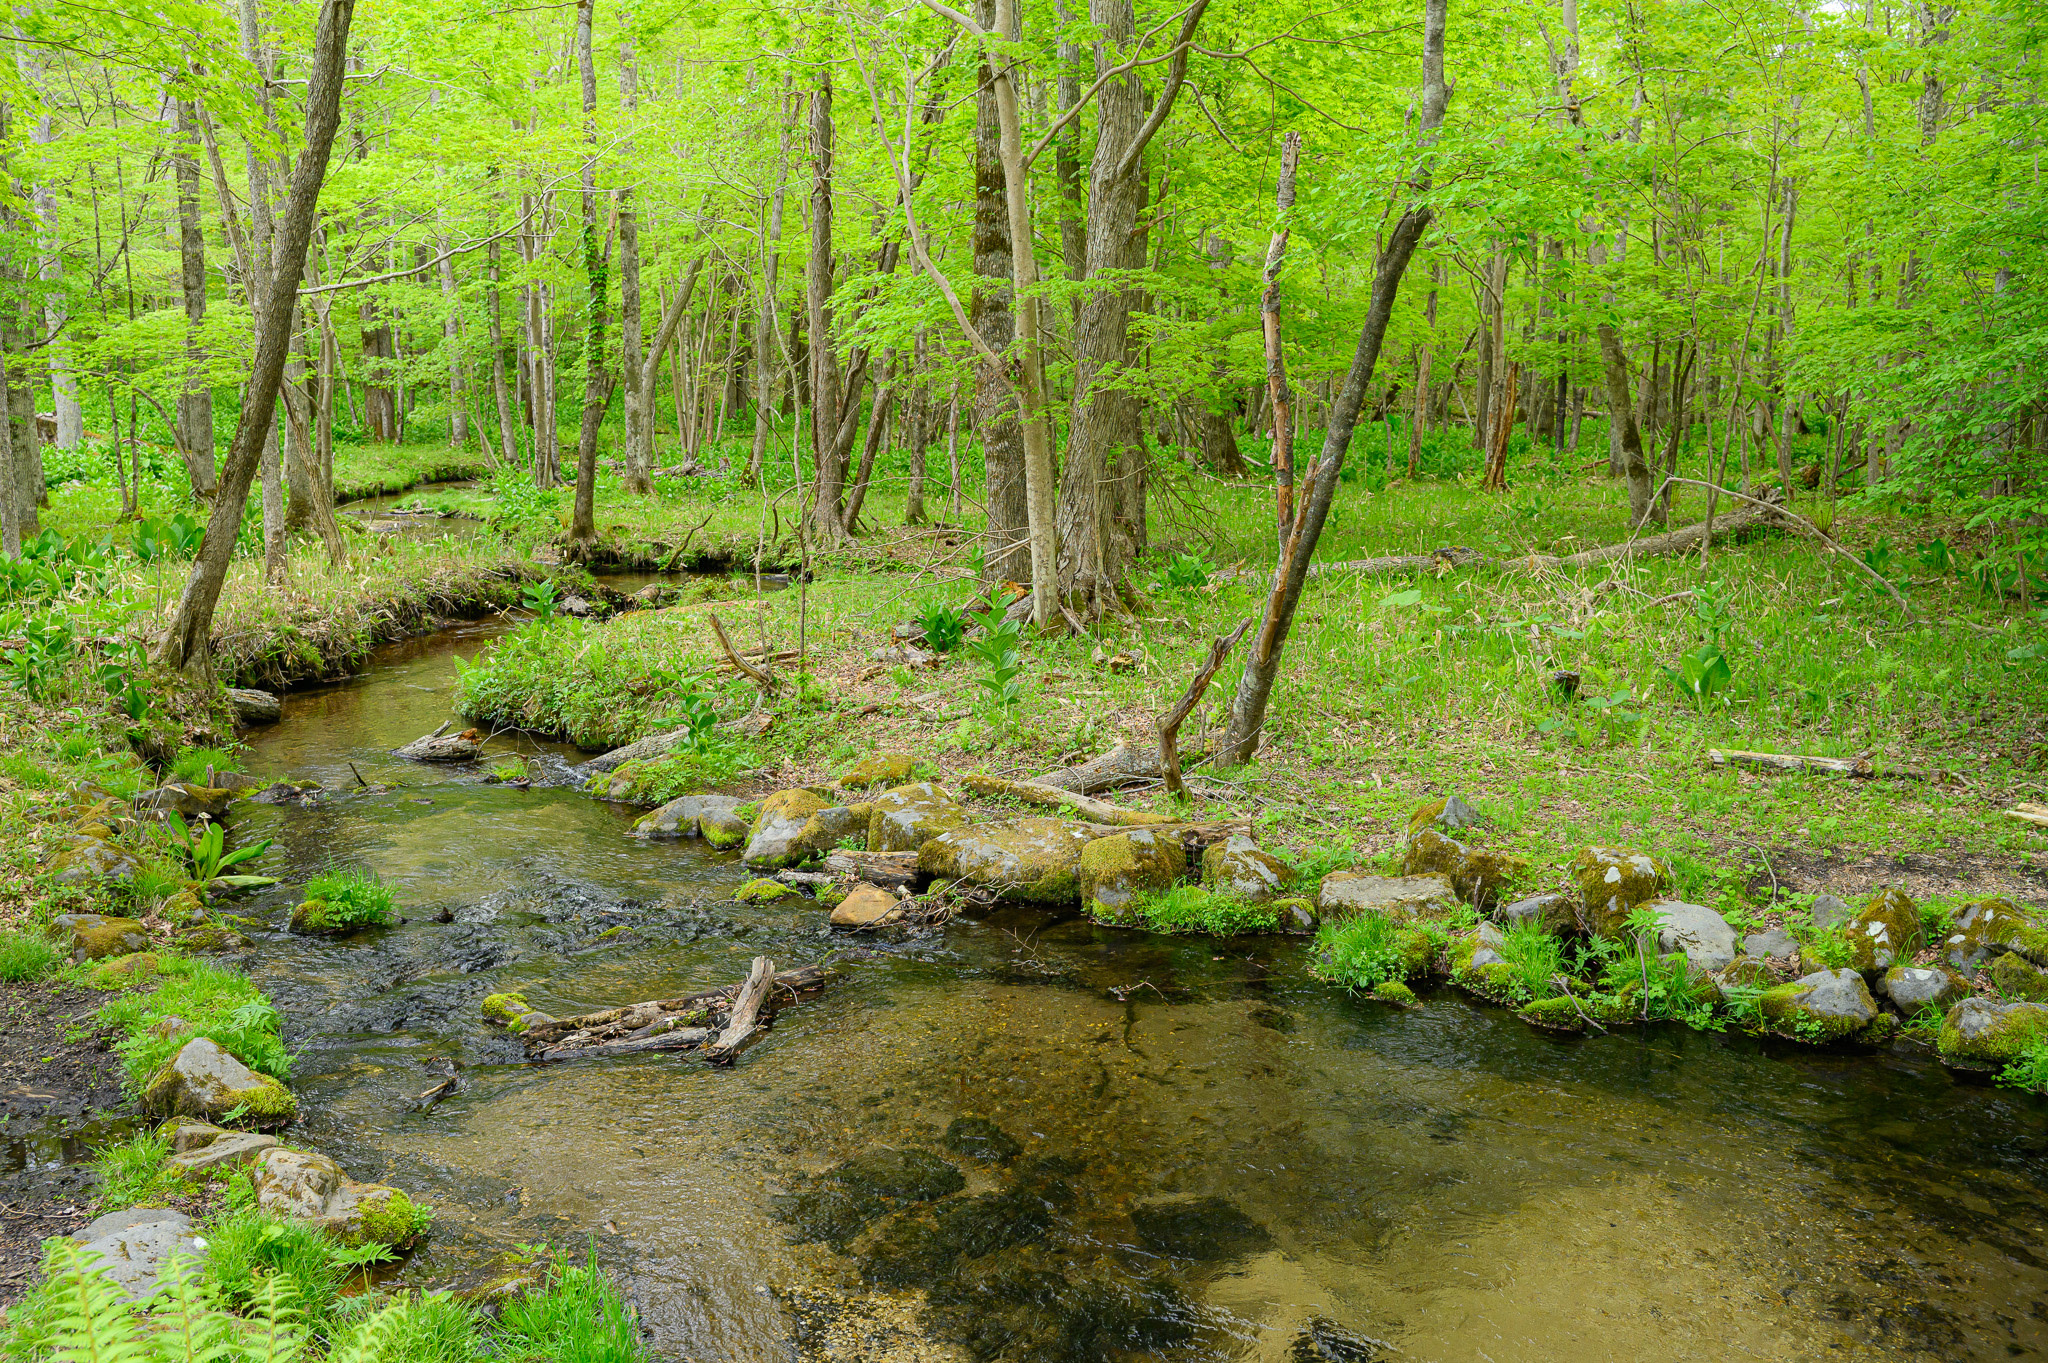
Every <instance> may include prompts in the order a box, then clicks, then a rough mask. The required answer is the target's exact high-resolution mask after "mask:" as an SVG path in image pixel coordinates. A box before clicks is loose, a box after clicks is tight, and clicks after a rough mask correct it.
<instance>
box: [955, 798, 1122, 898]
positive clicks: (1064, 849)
mask: <svg viewBox="0 0 2048 1363" xmlns="http://www.w3.org/2000/svg"><path fill="white" fill-rule="evenodd" d="M1094 840H1095V834H1094V831H1093V830H1091V829H1090V828H1088V827H1087V826H1085V825H1083V824H1079V823H1074V822H1071V821H1069V820H1066V819H1041V818H1032V819H1011V820H1008V821H1006V822H1003V823H991V824H981V825H979V826H977V827H974V828H956V829H954V830H953V831H952V832H950V833H941V834H940V835H939V836H938V837H936V838H933V839H932V840H931V841H930V842H927V843H926V844H925V845H924V846H922V847H920V848H918V849H917V869H918V871H919V872H920V873H921V874H923V875H925V876H927V877H937V878H943V879H946V880H964V881H967V882H968V883H969V884H971V885H980V886H983V887H984V888H987V889H990V890H993V891H995V893H996V895H997V897H998V898H1001V899H1005V900H1010V901H1012V902H1018V903H1029V904H1071V903H1073V902H1074V900H1075V899H1076V898H1078V897H1079V893H1080V877H1079V872H1080V865H1081V851H1082V849H1083V848H1085V847H1086V846H1087V845H1088V844H1089V843H1091V842H1093V841H1094Z"/></svg>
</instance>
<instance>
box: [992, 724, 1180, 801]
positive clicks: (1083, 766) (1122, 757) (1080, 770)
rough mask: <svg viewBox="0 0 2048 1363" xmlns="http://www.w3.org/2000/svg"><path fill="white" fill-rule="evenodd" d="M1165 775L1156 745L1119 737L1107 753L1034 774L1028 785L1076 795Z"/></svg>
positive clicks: (1163, 777) (1161, 777)
mask: <svg viewBox="0 0 2048 1363" xmlns="http://www.w3.org/2000/svg"><path fill="white" fill-rule="evenodd" d="M1204 755H1205V754H1196V755H1194V756H1192V757H1190V758H1188V761H1189V762H1195V761H1199V760H1200V759H1201V757H1202V756H1204ZM1165 778H1166V769H1165V768H1164V767H1162V766H1161V765H1160V763H1159V750H1158V749H1157V748H1153V747H1145V748H1134V747H1132V746H1131V745H1130V744H1129V743H1128V742H1126V741H1125V740H1124V739H1121V738H1119V739H1118V740H1117V741H1116V746H1115V747H1113V748H1111V749H1110V750H1109V751H1108V752H1106V753H1102V754H1100V755H1099V756H1096V757H1091V758H1089V759H1088V760H1087V761H1086V762H1082V763H1080V764H1078V765H1076V766H1071V767H1062V768H1060V769H1059V770H1058V771H1049V772H1047V773H1046V774H1045V775H1043V776H1038V777H1034V778H1032V784H1033V785H1040V786H1051V787H1052V788H1053V789H1055V790H1071V791H1073V792H1074V793H1075V794H1076V795H1097V794H1100V793H1101V792H1103V791H1105V790H1115V789H1116V788H1117V787H1118V786H1127V785H1130V784H1132V783H1133V782H1137V781H1161V780H1164V779H1165Z"/></svg>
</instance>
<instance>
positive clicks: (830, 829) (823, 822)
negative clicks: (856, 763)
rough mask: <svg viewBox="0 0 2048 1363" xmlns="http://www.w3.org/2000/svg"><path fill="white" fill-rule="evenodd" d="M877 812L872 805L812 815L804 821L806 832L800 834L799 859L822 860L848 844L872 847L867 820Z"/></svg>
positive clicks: (828, 808) (829, 808) (830, 807)
mask: <svg viewBox="0 0 2048 1363" xmlns="http://www.w3.org/2000/svg"><path fill="white" fill-rule="evenodd" d="M874 809H875V807H874V806H873V805H870V804H858V805H827V806H826V807H825V808H823V809H821V810H819V811H818V812H817V813H815V814H813V815H811V817H810V818H809V819H806V820H805V821H804V827H803V832H801V833H799V834H797V839H796V851H797V854H798V857H797V859H798V860H799V861H808V860H810V859H811V858H812V857H822V856H824V855H825V854H826V853H828V852H831V851H835V850H837V849H838V848H841V847H845V846H848V845H849V844H850V845H852V846H854V847H858V848H867V847H869V846H872V844H871V843H869V841H868V820H869V818H870V816H871V815H873V813H874Z"/></svg>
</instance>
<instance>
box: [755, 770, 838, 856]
mask: <svg viewBox="0 0 2048 1363" xmlns="http://www.w3.org/2000/svg"><path fill="white" fill-rule="evenodd" d="M831 803H832V802H831V801H830V800H828V799H825V798H823V797H821V796H820V795H819V794H818V793H817V792H816V791H813V790H806V789H796V790H778V791H776V792H775V793H774V794H773V795H770V796H769V797H768V798H767V799H765V800H763V801H761V809H760V812H759V813H758V814H756V815H755V816H754V823H753V828H752V830H751V832H750V833H749V834H748V837H747V849H746V851H745V852H744V853H742V854H741V857H740V859H741V860H742V861H744V862H746V864H747V865H749V866H756V867H760V868H762V869H764V870H778V869H780V868H781V867H784V866H794V865H796V864H797V863H798V862H800V861H802V860H803V859H804V858H805V857H807V856H809V855H811V853H810V852H809V851H808V850H807V849H806V848H805V847H804V844H803V834H804V829H805V827H806V826H808V825H809V823H810V821H811V816H812V815H813V814H816V813H817V812H818V811H819V810H821V809H828V808H830V807H831Z"/></svg>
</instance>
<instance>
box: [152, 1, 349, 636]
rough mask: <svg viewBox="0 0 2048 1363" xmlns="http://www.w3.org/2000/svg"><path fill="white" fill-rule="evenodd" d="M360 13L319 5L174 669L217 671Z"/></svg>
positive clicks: (183, 603) (176, 629)
mask: <svg viewBox="0 0 2048 1363" xmlns="http://www.w3.org/2000/svg"><path fill="white" fill-rule="evenodd" d="M354 13H355V0H323V3H322V5H321V9H320V26H319V31H318V34H317V36H316V37H315V39H314V44H313V60H312V62H311V64H310V67H309V70H308V72H307V75H308V81H307V91H306V116H305V137H306V147H305V150H304V151H303V152H301V153H300V155H299V160H298V165H297V167H296V168H295V169H294V171H293V173H292V182H291V192H290V194H289V195H288V196H287V197H286V200H285V208H284V221H283V223H282V225H281V227H280V229H279V231H278V234H277V237H276V239H275V245H276V251H275V254H274V257H273V259H274V263H275V270H274V272H273V275H272V279H273V281H274V286H273V287H271V288H268V289H265V290H264V291H263V304H262V307H261V308H260V309H259V311H258V313H257V325H256V353H255V357H254V362H253V365H252V367H251V370H250V376H249V387H248V392H247V395H246V397H245V400H244V402H243V404H242V413H241V417H240V419H239V420H238V421H237V423H236V426H235V438H234V441H233V443H232V444H231V445H230V446H229V447H228V458H227V464H226V467H225V468H224V470H223V472H222V475H221V486H220V491H219V494H218V495H217V496H216V497H215V498H214V503H213V514H212V516H210V517H209V518H208V520H207V526H206V536H205V538H204V540H202V541H201V543H200V549H199V555H198V557H197V558H196V559H195V560H194V561H193V564H192V574H191V576H190V577H189V578H188V579H187V580H186V583H185V589H184V592H183V593H182V594H181V595H180V597H179V599H178V609H177V612H176V614H175V615H174V616H173V617H172V620H171V624H170V627H169V628H168V629H167V630H166V631H165V632H164V638H163V642H162V644H161V645H159V646H158V649H157V653H156V660H157V661H158V662H159V663H164V664H168V665H169V666H172V667H180V668H186V669H190V670H194V671H198V672H201V673H203V674H206V675H209V676H210V675H211V673H212V668H213V663H212V652H211V646H210V642H209V635H210V633H211V630H212V627H213V612H214V607H215V605H216V604H217V603H218V602H219V600H220V590H221V585H222V583H224V582H225V581H226V580H227V571H228V562H229V560H230V559H231V558H232V556H233V554H234V550H235V535H236V532H237V530H239V529H240V527H241V521H242V508H243V506H244V505H246V504H247V502H248V500H249V485H250V483H251V482H252V481H253V480H254V478H255V476H256V464H257V461H258V460H259V459H260V458H261V457H262V448H263V435H264V432H265V430H267V429H269V428H271V427H272V426H273V425H274V424H275V414H276V406H277V392H278V387H279V385H280V384H281V383H282V381H283V378H284V362H285V355H286V352H287V351H288V349H289V348H290V345H291V337H292V327H293V323H294V321H295V319H296V314H297V312H298V283H299V278H300V276H301V274H302V273H303V272H304V270H305V264H306V246H307V242H308V241H309V240H310V239H311V237H312V234H313V218H314V214H315V210H316V208H317V207H318V203H319V198H320V185H321V182H322V181H323V180H324V179H325V178H326V175H327V158H328V153H329V152H330V151H331V150H332V148H333V146H334V134H335V130H336V128H337V127H338V126H339V125H340V122H341V87H342V73H343V69H344V65H345V61H346V55H347V51H348V29H349V22H350V20H351V19H352V18H353V16H354Z"/></svg>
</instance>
